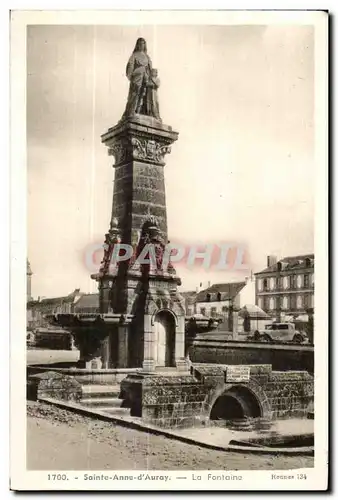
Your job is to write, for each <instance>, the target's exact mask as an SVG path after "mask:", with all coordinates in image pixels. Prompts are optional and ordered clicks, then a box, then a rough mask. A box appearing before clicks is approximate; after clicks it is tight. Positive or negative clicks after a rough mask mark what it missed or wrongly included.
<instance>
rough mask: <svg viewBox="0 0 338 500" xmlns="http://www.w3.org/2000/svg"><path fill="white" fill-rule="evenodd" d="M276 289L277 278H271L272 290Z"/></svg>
mask: <svg viewBox="0 0 338 500" xmlns="http://www.w3.org/2000/svg"><path fill="white" fill-rule="evenodd" d="M274 288H275V278H270V290H273V289H274Z"/></svg>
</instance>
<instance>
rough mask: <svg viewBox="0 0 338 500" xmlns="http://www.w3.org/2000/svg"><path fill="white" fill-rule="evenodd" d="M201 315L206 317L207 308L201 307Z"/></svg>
mask: <svg viewBox="0 0 338 500" xmlns="http://www.w3.org/2000/svg"><path fill="white" fill-rule="evenodd" d="M201 314H203V316H205V307H201Z"/></svg>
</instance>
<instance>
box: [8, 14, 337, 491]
mask: <svg viewBox="0 0 338 500" xmlns="http://www.w3.org/2000/svg"><path fill="white" fill-rule="evenodd" d="M11 24H12V27H11V31H12V33H11V89H12V93H11V113H12V121H11V148H12V149H11V150H12V159H11V161H12V169H11V172H12V183H13V182H14V181H15V183H17V186H18V191H17V194H16V195H15V199H12V213H14V216H13V221H12V228H13V230H12V236H11V238H12V253H11V261H12V264H11V265H12V278H11V280H12V288H13V290H16V292H15V299H12V300H14V302H12V312H11V315H12V326H11V329H12V332H13V330H14V328H15V332H16V333H17V332H20V334H18V335H17V336H14V337H13V333H12V340H11V368H12V377H11V378H12V380H11V384H12V389H11V392H12V396H11V397H12V401H11V404H12V414H11V415H12V416H11V419H12V420H13V419H14V418H15V419H18V422H19V421H20V422H21V423H20V424H18V425H13V424H12V426H11V429H12V430H11V432H12V435H11V448H12V457H11V476H12V478H11V480H12V488H14V489H23V490H25V489H27V490H29V489H35V490H38V489H45V490H70V489H72V490H147V491H151V490H157V491H168V490H185V489H186V490H209V491H211V490H255V489H261V490H264V489H270V490H325V489H326V488H327V474H328V471H327V467H328V465H327V461H328V443H327V433H328V416H327V412H328V409H327V398H328V386H327V380H328V379H327V377H328V373H327V370H328V364H327V363H328V361H327V352H328V318H327V302H328V295H327V294H328V291H327V258H328V256H327V234H326V233H325V230H326V229H325V228H326V224H327V207H326V202H327V196H328V185H327V175H328V165H327V151H326V147H327V146H326V141H327V135H326V134H327V109H326V105H327V101H326V92H327V88H326V87H327V85H328V77H327V58H328V52H327V50H328V49H327V38H328V32H327V30H328V15H327V13H325V12H321V11H308V12H306V11H298V12H293V13H292V12H286V11H285V12H283V11H280V12H278V11H274V12H272V11H271V12H269V11H265V12H260V11H252V12H250V11H242V12H237V11H234V12H231V13H229V12H226V11H218V12H217V11H209V12H208V11H206V12H204V13H203V12H202V11H192V12H183V11H182V12H174V11H173V12H170V11H162V12H160V11H158V12H156V11H149V12H136V11H134V12H128V11H125V12H112V11H107V12H99V11H97V12H95V11H92V12H84V11H78V12H77V11H73V12H71V13H70V12H68V13H66V12H62V11H59V12H57V11H55V12H52V11H49V12H47V11H40V12H20V11H16V12H14V13H12V18H11ZM325 123H326V125H325ZM13 144H15V148H14V146H13ZM14 149H15V151H14ZM19 151H20V152H19ZM13 176H15V177H13ZM13 179H14V181H13ZM20 193H21V195H22V197H20ZM19 199H20V202H19ZM22 200H23V201H22ZM14 203H17V205H16V206H17V209H13V207H14V206H15V205H14ZM23 228H24V229H23ZM13 242H14V243H13ZM12 294H14V291H13V292H12ZM14 310H15V311H16V312H13V311H14ZM14 316H15V318H14ZM24 336H25V337H26V340H25V338H24ZM14 375H15V376H14ZM14 378H15V380H14ZM19 439H20V440H22V441H20V442H21V445H20V446H21V447H20V448H19V449H18V442H19ZM19 455H20V456H19Z"/></svg>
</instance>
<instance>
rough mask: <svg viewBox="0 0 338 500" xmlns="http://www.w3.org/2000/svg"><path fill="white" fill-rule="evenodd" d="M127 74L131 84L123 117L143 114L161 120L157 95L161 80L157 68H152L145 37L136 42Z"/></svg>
mask: <svg viewBox="0 0 338 500" xmlns="http://www.w3.org/2000/svg"><path fill="white" fill-rule="evenodd" d="M126 75H127V78H128V80H129V81H130V85H129V94H128V101H127V106H126V109H125V112H124V114H123V117H122V118H128V117H130V116H133V115H135V114H141V115H148V116H153V117H154V118H157V119H158V120H160V114H159V105H158V97H157V89H158V87H159V85H160V82H159V79H158V76H157V70H155V69H153V68H152V62H151V59H150V57H149V56H148V54H147V44H146V41H145V40H144V38H139V39H138V40H137V42H136V45H135V48H134V51H133V53H132V55H131V56H130V58H129V61H128V64H127V68H126Z"/></svg>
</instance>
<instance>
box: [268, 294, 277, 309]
mask: <svg viewBox="0 0 338 500" xmlns="http://www.w3.org/2000/svg"><path fill="white" fill-rule="evenodd" d="M275 308H276V305H275V299H274V298H273V297H271V298H270V300H269V309H270V311H273V310H274V309H275Z"/></svg>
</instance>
